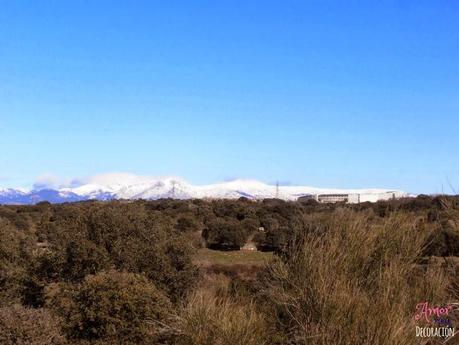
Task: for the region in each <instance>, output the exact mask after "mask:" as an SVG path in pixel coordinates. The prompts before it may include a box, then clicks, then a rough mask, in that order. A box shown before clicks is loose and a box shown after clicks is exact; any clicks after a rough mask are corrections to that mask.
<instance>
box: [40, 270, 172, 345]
mask: <svg viewBox="0 0 459 345" xmlns="http://www.w3.org/2000/svg"><path fill="white" fill-rule="evenodd" d="M46 305H47V306H48V307H49V308H51V309H52V310H53V311H55V312H56V313H57V314H58V315H60V316H61V317H62V318H63V320H64V323H63V325H64V331H65V333H66V334H67V336H68V337H69V338H70V339H76V340H78V339H83V340H91V341H92V340H104V341H111V342H114V343H119V342H121V343H127V342H133V343H136V344H155V341H158V339H159V338H160V336H161V328H162V326H161V324H162V322H163V321H164V320H166V319H167V318H168V315H169V312H170V310H169V309H170V307H171V305H170V302H169V301H168V299H167V297H165V295H164V294H163V293H162V292H161V291H160V290H158V289H157V288H156V287H155V286H154V285H153V284H152V283H151V282H150V281H148V279H147V278H145V277H144V276H142V275H139V274H133V273H126V272H118V271H108V272H100V273H98V274H96V275H89V276H87V277H86V278H85V279H84V281H83V282H82V283H81V284H78V285H76V286H75V285H71V284H65V283H61V284H52V285H50V286H49V287H48V288H47V302H46Z"/></svg>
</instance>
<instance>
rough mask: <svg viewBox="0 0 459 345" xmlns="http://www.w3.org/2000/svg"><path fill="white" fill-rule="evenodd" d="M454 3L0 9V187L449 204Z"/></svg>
mask: <svg viewBox="0 0 459 345" xmlns="http://www.w3.org/2000/svg"><path fill="white" fill-rule="evenodd" d="M458 153H459V3H458V2H457V1H454V0H435V1H433V0H427V1H424V0H418V1H402V0H399V1H397V0H392V1H387V0H386V1H385V0H382V1H352V0H350V1H338V0H335V1H326V0H325V1H324V0H320V1H319V0H317V1H306V0H304V1H140V0H136V1H89V0H88V1H57V0H56V1H40V0H34V1H21V0H11V1H5V0H0V186H13V187H16V186H25V185H28V184H29V185H30V184H32V183H33V182H34V181H35V179H36V178H37V176H39V175H41V174H44V173H47V174H54V175H57V176H60V177H62V178H72V177H82V176H88V175H93V174H98V173H105V172H133V173H137V174H148V175H177V176H182V177H184V178H185V179H187V180H189V181H190V182H192V183H209V182H216V181H219V180H224V179H229V178H236V177H240V178H255V179H259V180H262V181H265V182H273V181H276V180H280V181H285V182H290V183H294V184H307V185H313V186H318V187H343V188H345V187H387V188H399V189H403V190H406V191H410V192H415V193H419V192H426V193H435V192H439V191H441V185H442V184H443V185H444V189H445V191H450V189H449V186H448V185H447V181H446V178H447V177H448V179H449V180H450V182H451V184H453V185H454V186H455V187H456V188H458V189H459V156H458Z"/></svg>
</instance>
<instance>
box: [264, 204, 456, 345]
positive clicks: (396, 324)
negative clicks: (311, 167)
mask: <svg viewBox="0 0 459 345" xmlns="http://www.w3.org/2000/svg"><path fill="white" fill-rule="evenodd" d="M306 221H307V226H306V231H307V232H308V234H302V235H299V236H298V238H297V243H300V244H297V246H296V248H295V249H294V250H292V251H291V252H290V257H289V259H287V260H286V261H281V260H276V261H275V262H273V263H272V264H271V265H270V267H269V271H270V272H269V279H267V288H266V290H265V295H266V297H268V298H269V300H270V301H272V302H273V303H272V305H271V306H270V307H271V308H272V309H273V312H274V313H275V315H277V318H278V319H277V324H278V327H279V329H281V330H282V331H281V332H283V333H285V334H286V335H287V336H286V339H288V341H290V342H292V343H294V344H321V345H325V344H342V345H357V344H372V345H389V344H390V345H397V344H400V345H409V344H427V341H425V340H422V339H421V338H416V337H415V325H416V323H415V320H414V314H415V306H416V304H417V303H419V302H423V301H429V302H430V303H433V304H437V305H444V304H447V303H449V302H451V301H452V299H454V298H455V297H457V295H455V293H456V292H455V291H451V290H450V289H449V288H450V286H451V282H450V278H451V277H450V276H448V275H447V274H446V271H445V270H444V269H441V268H439V267H427V268H420V267H419V265H417V262H418V261H419V259H420V255H421V253H422V249H423V246H424V244H425V241H426V239H427V238H428V236H429V233H430V231H429V230H428V229H427V228H426V227H425V226H424V225H423V224H424V223H423V222H421V221H419V220H417V219H413V217H412V216H411V217H410V216H408V215H406V214H393V215H391V216H390V217H389V218H386V219H383V220H381V219H374V218H373V217H372V216H371V214H367V213H354V212H351V211H343V210H341V211H337V212H335V213H333V214H332V215H326V216H323V215H318V216H317V215H314V216H311V217H309V218H308V219H307V220H306ZM268 305H269V303H268Z"/></svg>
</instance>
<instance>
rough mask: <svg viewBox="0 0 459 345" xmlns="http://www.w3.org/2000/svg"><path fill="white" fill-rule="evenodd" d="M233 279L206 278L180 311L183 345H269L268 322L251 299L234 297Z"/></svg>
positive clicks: (179, 340) (178, 321) (177, 324)
mask: <svg viewBox="0 0 459 345" xmlns="http://www.w3.org/2000/svg"><path fill="white" fill-rule="evenodd" d="M229 282H230V278H228V277H227V276H225V275H221V274H217V275H211V276H208V277H207V278H206V281H205V282H203V284H202V285H201V287H200V289H198V290H197V291H196V292H195V293H194V294H192V295H191V296H190V297H189V298H188V300H187V303H186V304H185V305H184V306H183V307H182V308H181V309H180V310H179V314H178V316H177V318H176V322H175V325H174V327H175V332H176V333H177V334H178V337H177V338H176V341H175V343H176V344H179V345H264V344H266V345H267V344H270V343H269V334H267V332H266V330H267V323H266V320H265V318H264V316H263V314H261V313H260V312H259V311H258V310H257V308H256V305H255V304H254V302H253V301H252V300H250V299H241V298H235V297H233V296H231V295H230V293H229V291H228V285H229Z"/></svg>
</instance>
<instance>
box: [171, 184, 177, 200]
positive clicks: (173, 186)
mask: <svg viewBox="0 0 459 345" xmlns="http://www.w3.org/2000/svg"><path fill="white" fill-rule="evenodd" d="M171 183H172V199H175V184H176V183H177V181H172V182H171Z"/></svg>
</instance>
